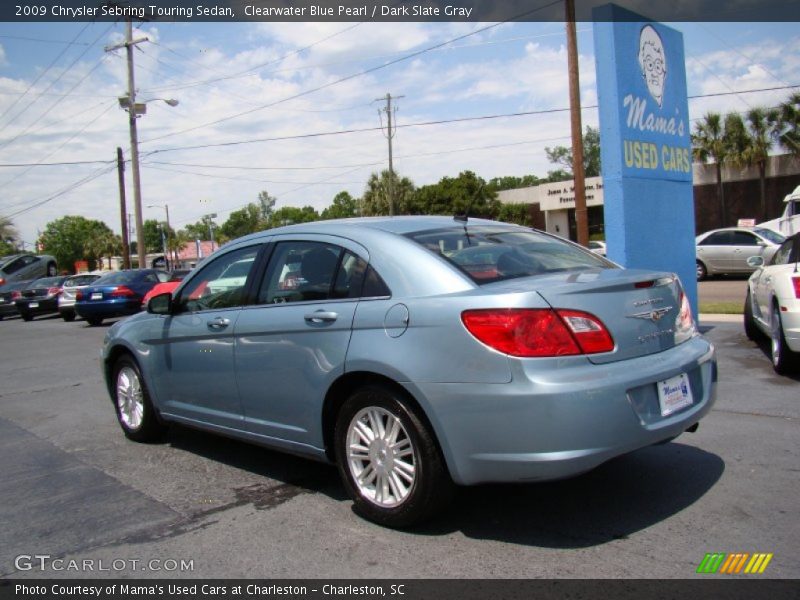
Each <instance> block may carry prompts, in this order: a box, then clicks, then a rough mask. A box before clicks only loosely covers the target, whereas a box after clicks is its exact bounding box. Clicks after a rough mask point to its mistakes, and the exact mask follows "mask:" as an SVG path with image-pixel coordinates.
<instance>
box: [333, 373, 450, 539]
mask: <svg viewBox="0 0 800 600" xmlns="http://www.w3.org/2000/svg"><path fill="white" fill-rule="evenodd" d="M334 440H335V441H334V443H335V449H336V459H337V463H338V467H339V473H340V475H341V477H342V481H343V482H344V486H345V488H346V489H347V492H348V494H349V495H350V497H351V498H352V499H353V502H354V509H355V511H356V512H357V513H358V514H360V515H361V516H363V517H364V518H366V519H369V520H370V521H374V522H375V523H378V524H380V525H385V526H388V527H409V526H411V525H414V524H416V523H419V522H420V521H422V520H424V519H426V518H428V517H430V516H432V515H433V514H434V513H435V512H436V511H437V510H439V509H440V508H442V507H443V506H444V505H445V504H446V503H447V501H448V500H449V499H450V496H451V495H452V491H453V483H452V481H451V479H450V475H449V473H448V472H447V467H446V465H445V463H444V458H443V457H442V455H441V452H440V450H439V447H438V445H437V444H436V440H435V438H434V436H433V434H432V432H431V431H430V429H429V428H428V426H427V425H426V424H425V423H424V422H423V421H422V419H421V418H420V417H419V416H418V415H417V414H416V413H415V411H414V409H412V408H411V407H410V405H409V403H408V401H407V400H406V399H405V398H403V397H402V396H401V395H400V394H398V393H397V392H395V391H394V390H392V389H390V388H388V387H384V386H377V385H370V386H366V387H363V388H361V389H359V390H357V391H356V392H355V393H354V394H353V395H352V396H350V398H349V399H348V400H347V401H346V402H345V404H344V406H342V409H341V411H340V413H339V416H338V419H337V422H336V430H335V433H334Z"/></svg>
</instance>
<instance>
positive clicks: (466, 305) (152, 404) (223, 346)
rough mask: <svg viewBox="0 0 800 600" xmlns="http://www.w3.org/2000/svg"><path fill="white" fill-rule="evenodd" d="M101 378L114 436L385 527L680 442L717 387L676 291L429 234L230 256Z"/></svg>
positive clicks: (156, 308)
mask: <svg viewBox="0 0 800 600" xmlns="http://www.w3.org/2000/svg"><path fill="white" fill-rule="evenodd" d="M232 265H236V267H235V268H236V269H237V270H238V269H241V268H242V265H246V266H247V270H246V273H244V274H243V275H242V274H239V275H237V277H238V278H237V283H236V285H233V284H232V281H233V280H232V279H231V278H230V277H229V273H230V268H231V267H232ZM237 273H238V271H237ZM220 279H224V280H225V281H224V282H223V283H224V285H222V284H220V283H219V280H220ZM290 279H291V281H290ZM103 364H104V366H105V376H106V380H107V382H108V389H109V392H110V394H111V397H112V400H113V404H114V406H115V408H116V413H117V417H118V419H119V423H120V425H121V427H122V430H123V431H124V433H125V435H127V436H128V437H129V438H131V439H133V440H136V441H148V440H151V439H154V438H157V437H158V436H159V435H160V434H161V433H162V432H163V430H164V427H165V426H166V425H167V424H168V423H172V422H175V423H181V424H184V425H188V426H191V427H197V428H201V429H204V430H207V431H212V432H217V433H220V434H223V435H228V436H233V437H236V438H240V439H243V440H247V441H250V442H254V443H256V444H261V445H264V446H267V447H270V448H274V449H278V450H284V451H287V452H291V453H294V454H300V455H303V456H307V457H309V458H313V459H318V460H322V461H328V462H330V463H334V464H336V465H337V467H338V469H339V472H340V474H341V477H342V481H343V484H344V487H345V488H346V490H347V492H348V493H349V495H350V496H351V497H352V498H353V501H354V506H355V509H356V511H357V512H358V513H359V514H361V515H362V516H364V517H366V518H368V519H371V520H373V521H376V522H378V523H381V524H384V525H388V526H392V527H404V526H409V525H412V524H414V523H416V522H419V521H420V520H422V519H424V518H426V517H428V516H430V515H431V514H433V513H434V512H435V511H436V510H437V509H439V508H441V507H442V506H443V505H444V504H445V503H446V502H447V501H448V498H449V497H450V494H451V492H452V490H453V486H454V484H459V485H471V484H478V483H483V482H533V481H543V480H549V479H558V478H563V477H568V476H571V475H576V474H579V473H583V472H585V471H588V470H590V469H592V468H594V467H596V466H597V465H599V464H601V463H603V462H605V461H607V460H609V459H611V458H613V457H615V456H618V455H621V454H624V453H627V452H631V451H633V450H636V449H638V448H642V447H644V446H649V445H652V444H658V443H662V442H666V441H669V440H671V439H673V438H675V437H676V436H678V435H680V434H681V433H683V432H684V431H686V430H694V429H696V426H697V423H698V421H699V420H700V419H701V418H702V417H703V416H704V415H705V414H706V413H707V412H708V411H709V410H710V408H711V405H712V403H713V401H714V389H715V385H716V379H717V370H716V359H715V352H714V348H713V346H712V345H711V344H710V343H709V342H708V341H706V340H705V339H704V338H703V337H702V336H700V335H699V333H698V331H697V329H696V327H695V322H694V320H693V318H692V313H691V310H690V308H689V303H688V301H687V298H686V296H685V295H684V293H683V290H682V288H681V284H680V282H679V281H678V279H677V277H676V276H675V275H674V274H672V273H664V272H655V271H643V270H636V271H634V270H624V269H622V268H620V267H619V266H617V265H615V264H614V263H612V262H609V261H608V260H606V259H604V258H603V257H600V256H598V255H597V254H594V253H592V252H589V251H588V250H585V249H583V248H581V247H579V246H576V245H574V244H572V243H570V242H566V241H564V240H562V239H560V238H558V237H555V236H551V235H548V234H546V233H543V232H540V231H536V230H531V229H527V228H523V227H518V226H514V225H506V224H502V223H497V222H493V221H484V220H476V219H469V220H468V221H463V220H461V221H457V220H454V219H450V218H446V217H399V218H398V217H395V218H372V219H353V220H343V221H325V222H318V223H307V224H303V225H293V226H289V227H282V228H279V229H270V230H268V231H265V232H262V233H258V234H254V235H251V236H247V237H244V238H241V239H239V240H235V241H233V242H231V243H229V244H227V245H226V246H225V247H224V248H222V249H220V250H219V251H218V252H217V253H216V254H214V255H213V256H212V257H210V258H209V259H208V260H207V262H206V263H205V264H204V265H202V266H201V267H199V268H198V269H196V270H195V271H193V272H192V273H191V274H190V275H189V276H188V277H187V278H186V279H185V280H184V281H183V282H182V283H181V285H180V286H179V287H178V288H177V289H176V290H175V291H174V292H173V293H167V294H161V295H158V296H155V297H154V298H152V299H151V300H150V303H149V305H148V310H147V312H143V313H140V314H138V315H136V316H133V317H131V318H129V319H126V320H124V321H121V322H118V323H116V324H114V326H112V327H111V328H110V329H109V331H108V333H107V335H106V338H105V342H104V348H103Z"/></svg>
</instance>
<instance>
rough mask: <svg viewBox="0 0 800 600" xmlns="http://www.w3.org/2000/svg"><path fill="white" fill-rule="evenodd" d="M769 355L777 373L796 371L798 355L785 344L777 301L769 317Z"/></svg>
mask: <svg viewBox="0 0 800 600" xmlns="http://www.w3.org/2000/svg"><path fill="white" fill-rule="evenodd" d="M770 355H771V357H772V367H773V368H774V369H775V372H776V373H778V374H779V375H788V374H790V373H794V372H796V371H797V366H798V362H800V361H799V360H798V359H799V358H800V357H798V354H797V353H795V352H792V350H791V349H790V348H789V347H788V346H787V345H786V336H785V335H784V334H783V323H782V321H781V309H780V307H779V306H778V303H777V302H776V303H775V304H773V306H772V317H771V318H770Z"/></svg>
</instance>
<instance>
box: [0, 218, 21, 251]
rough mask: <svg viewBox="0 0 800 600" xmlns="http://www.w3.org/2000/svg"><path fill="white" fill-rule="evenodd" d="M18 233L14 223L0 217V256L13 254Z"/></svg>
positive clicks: (15, 249)
mask: <svg viewBox="0 0 800 600" xmlns="http://www.w3.org/2000/svg"><path fill="white" fill-rule="evenodd" d="M18 240H19V234H18V233H17V229H16V227H14V223H12V222H11V219H9V218H7V217H0V256H4V255H6V254H14V253H15V252H16V251H17V242H18Z"/></svg>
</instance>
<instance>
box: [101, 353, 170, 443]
mask: <svg viewBox="0 0 800 600" xmlns="http://www.w3.org/2000/svg"><path fill="white" fill-rule="evenodd" d="M113 381H114V407H115V408H116V411H117V420H118V421H119V425H120V427H122V431H123V432H124V433H125V435H126V437H128V438H129V439H132V440H134V441H136V442H152V441H155V440H157V439H159V438H160V437H161V435H162V434H163V433H164V426H163V425H162V424H161V423H160V422H159V421H158V417H157V416H156V411H155V409H154V408H153V404H152V402H151V401H150V394H149V393H148V391H147V386H146V385H145V383H144V381H143V379H142V373H141V371H140V370H139V365H138V364H136V361H135V360H133V358H131V357H130V356H127V355H123V356H122V357H120V358H119V359H118V360H117V362H116V364H115V365H114V379H113Z"/></svg>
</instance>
